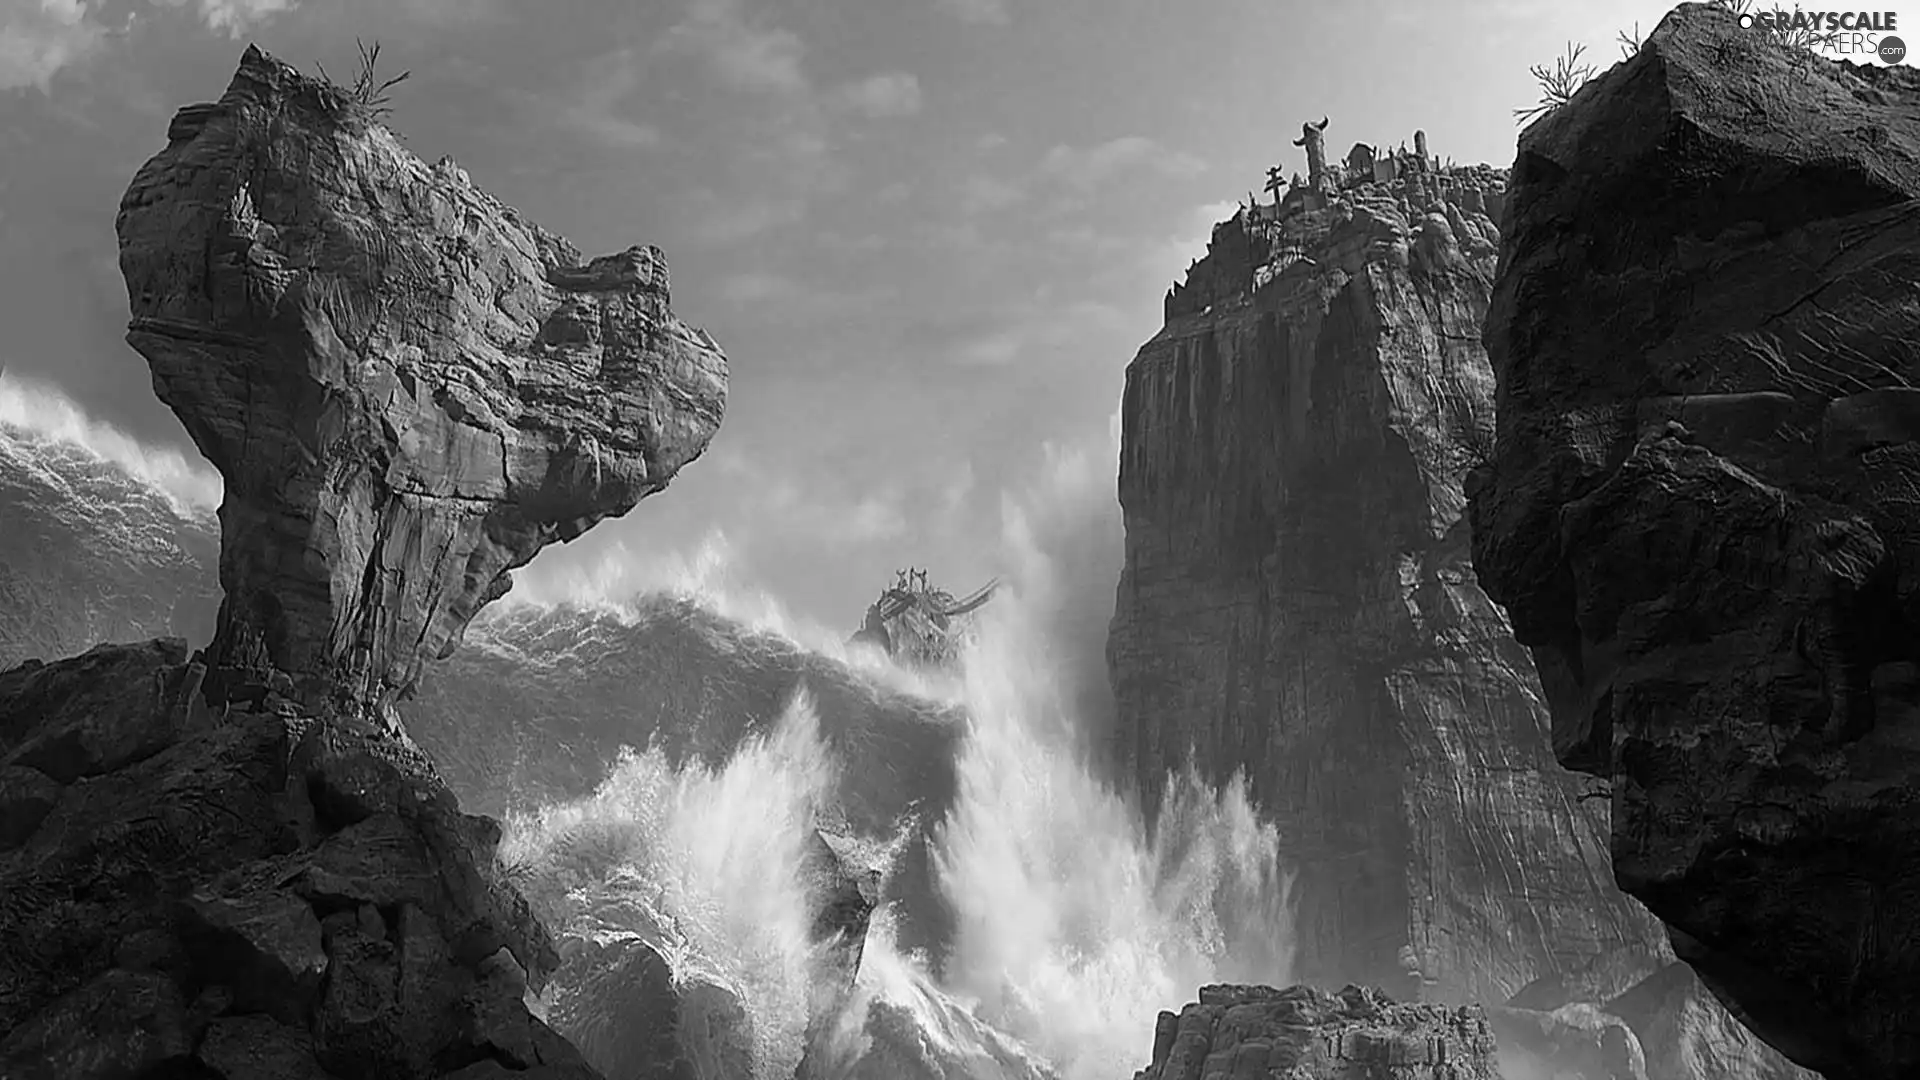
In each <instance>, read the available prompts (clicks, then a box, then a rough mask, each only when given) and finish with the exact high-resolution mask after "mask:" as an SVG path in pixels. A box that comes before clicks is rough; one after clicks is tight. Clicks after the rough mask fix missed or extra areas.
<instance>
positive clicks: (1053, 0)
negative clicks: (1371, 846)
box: [0, 0, 1668, 630]
mask: <svg viewBox="0 0 1920 1080" xmlns="http://www.w3.org/2000/svg"><path fill="white" fill-rule="evenodd" d="M1667 7H1668V5H1666V4H1663V3H1646V2H1642V0H1454V2H1445V0H1338V2H1316V3H1298V2H1288V0H1182V2H1179V3H1173V2H1168V0H779V2H767V0H0V325H4V326H5V327H6V333H5V335H4V340H3V341H0V365H4V367H5V369H6V370H7V371H8V372H9V373H10V374H11V375H12V376H15V377H25V378H29V379H33V380H38V381H44V382H47V383H50V384H52V385H53V386H54V387H56V388H57V389H58V390H59V391H61V392H63V393H64V394H65V395H66V396H67V397H69V398H71V400H72V401H73V402H75V403H77V405H78V406H79V407H80V408H81V409H83V410H84V411H85V413H86V414H87V415H88V416H90V417H92V418H93V419H94V420H95V421H98V422H100V423H103V424H106V425H111V427H112V428H114V429H117V430H119V431H121V432H124V433H126V434H127V435H128V436H130V437H131V438H133V439H136V440H139V441H140V442H141V443H142V444H144V445H148V446H152V447H155V448H157V450H158V452H161V453H166V452H169V451H171V452H176V453H177V452H181V451H184V452H185V453H186V454H187V455H188V456H189V457H192V456H193V451H192V449H191V445H190V443H188V441H187V439H186V436H185V434H184V433H183V431H182V430H181V428H180V426H179V424H178V422H177V421H176V420H175V419H174V418H173V416H172V415H171V413H169V412H168V411H167V410H166V408H165V407H164V406H162V405H161V404H160V403H159V402H158V401H157V400H156V399H155V398H154V396H153V393H152V388H151V383H150V380H149V377H148V374H147V371H146V367H145V363H144V361H142V360H141V358H140V357H139V356H138V355H137V354H136V353H134V352H133V351H132V349H130V348H129V347H128V346H127V345H126V344H125V343H124V341H123V338H122V334H123V332H124V329H125V324H126V318H127V301H126V292H125V287H124V284H123V283H122V281H121V278H120V275H119V271H118V268H117V265H116V262H115V257H116V253H115V240H114V234H113V217H114V212H115V209H116V207H117V205H118V202H119V198H120V195H121V192H122V191H123V190H124V189H125V186H126V184H127V182H128V180H129V179H131V177H132V176H133V173H134V171H135V170H136V169H137V168H138V167H139V166H140V164H141V163H142V162H143V161H144V160H145V159H146V158H147V157H149V156H151V155H152V154H154V153H155V152H157V151H159V150H160V149H161V148H162V147H163V146H164V144H165V132H166V127H167V121H168V118H169V117H170V116H171V115H172V113H173V111H174V110H175V109H176V108H178V107H179V106H181V105H185V104H188V103H191V102H196V101H210V100H213V99H215V98H217V97H218V96H219V95H220V93H221V92H222V91H223V90H224V88H225V86H226V84H227V81H228V79H229V78H230V77H231V74H232V71H233V68H234V66H235V64H236V63H237V61H238V59H239V56H240V53H241V51H242V49H243V48H244V47H245V45H246V43H247V42H249V41H251V42H255V43H257V44H259V45H260V46H261V47H262V48H264V49H266V50H267V51H268V52H270V53H273V54H275V55H277V56H279V57H280V58H282V59H284V60H286V61H288V62H290V63H292V64H294V65H295V66H298V67H301V68H303V69H307V70H312V69H313V65H314V64H316V63H318V64H323V65H325V67H326V68H327V70H329V71H331V72H334V73H335V74H342V73H349V72H351V71H352V70H353V68H354V66H355V58H356V53H355V41H356V39H365V40H368V41H378V42H379V43H380V44H381V46H382V63H383V67H384V69H385V70H388V71H390V72H393V73H398V72H399V71H401V70H406V71H410V72H411V77H410V78H409V79H408V80H407V81H406V82H405V83H403V84H401V85H400V86H398V87H397V88H396V89H395V91H394V95H393V108H394V111H393V114H392V115H391V117H390V118H389V124H390V126H391V127H393V128H394V129H395V130H396V131H397V132H398V133H399V134H400V135H401V136H402V137H403V139H404V140H405V141H406V143H407V144H408V145H409V146H411V147H412V148H413V149H414V151H415V152H416V153H418V154H419V155H420V156H422V157H423V158H426V159H427V160H430V161H431V160H434V159H437V158H439V157H441V156H443V155H451V156H452V157H453V158H454V159H456V160H457V161H458V162H459V163H460V164H461V165H462V166H464V167H465V168H466V169H467V170H468V172H469V173H470V174H471V175H472V177H473V179H474V181H475V182H476V183H478V184H480V185H481V186H483V187H486V188H488V189H490V190H492V191H493V192H494V193H495V194H497V195H499V196H500V197H502V198H503V199H504V200H506V201H507V202H508V203H509V204H511V205H514V206H516V207H518V208H519V209H520V210H521V211H522V212H524V213H525V214H527V215H528V216H530V217H532V218H533V219H534V220H537V221H539V222H541V223H542V224H544V225H546V226H548V227H549V228H552V229H554V230H556V231H558V232H560V233H562V234H565V235H566V236H568V237H570V238H572V239H573V240H574V241H575V242H576V243H577V244H578V245H579V246H580V247H581V248H582V249H583V250H585V251H587V252H588V253H589V254H597V253H601V252H606V251H613V250H618V249H621V248H624V247H626V246H628V245H630V244H635V243H652V244H657V245H659V246H660V247H661V248H662V249H664V250H665V252H666V254H667V258H668V261H669V264H670V266H671V269H672V276H673V301H674V306H675V309H676V311H677V312H678V314H679V315H680V316H681V317H682V318H683V319H685V320H686V321H688V322H690V323H692V324H694V325H697V326H701V327H704V328H705V329H706V330H708V331H709V332H710V333H711V334H713V336H714V337H715V338H716V339H717V340H718V341H719V342H720V344H721V346H722V348H723V349H724V350H725V351H726V353H727V355H728V357H729V360H730V364H731V370H732V376H731V396H730V401H729V403H728V407H727V414H726V418H725V421H724V423H723V425H722V427H721V430H720V433H719V435H718V436H717V437H716V439H715V441H714V443H713V445H712V447H711V448H710V450H709V451H708V453H707V454H706V456H705V457H703V458H701V459H700V460H699V461H697V462H695V463H693V464H692V465H690V466H689V467H688V468H687V469H685V470H684V471H683V472H682V474H681V475H680V477H679V478H678V479H676V480H675V481H674V483H673V485H672V486H671V487H669V488H668V489H667V491H665V492H663V493H661V494H659V495H656V496H654V497H652V498H649V499H647V500H646V501H644V502H643V503H642V504H641V505H640V506H639V507H638V508H637V509H636V510H635V511H634V512H633V513H631V514H629V515H627V516H626V517H625V518H623V519H620V520H617V521H612V522H607V523H603V524H602V525H601V526H600V527H598V528H596V529H595V530H593V531H592V532H590V533H588V534H587V536H586V537H584V538H582V539H581V540H579V541H576V542H575V543H573V544H570V545H565V546H563V547H556V548H554V549H550V550H549V551H548V552H546V553H543V554H542V555H541V556H540V558H539V559H538V560H536V562H535V564H534V565H533V566H532V567H529V568H528V570H527V571H526V572H524V573H523V574H522V576H521V582H522V587H523V588H525V589H533V590H534V591H536V592H539V591H540V590H546V591H548V592H549V593H552V594H555V595H559V594H562V593H566V592H568V591H569V590H571V591H572V592H574V593H580V594H590V593H594V592H596V591H604V590H606V589H619V588H625V587H628V586H630V585H634V584H645V583H649V582H652V581H654V580H656V579H657V578H658V577H659V575H661V574H664V573H669V572H671V573H675V574H684V573H724V574H725V575H727V576H728V577H729V578H730V579H731V580H732V581H733V582H734V583H736V584H745V585H747V586H750V587H752V588H756V589H762V590H765V591H766V592H768V593H770V594H771V595H773V596H775V597H777V598H778V600H779V601H780V602H781V603H782V604H783V605H785V607H786V608H787V609H789V610H790V611H792V612H795V613H797V614H798V615H799V616H801V617H804V618H807V619H810V620H816V621H818V622H819V623H821V624H824V625H832V626H841V627H845V628H846V629H848V630H851V629H852V628H853V627H855V626H857V624H858V622H859V619H860V616H861V614H862V612H863V611H864V610H865V608H866V605H867V604H868V603H869V602H870V601H871V600H872V599H873V598H874V596H875V595H876V593H877V592H878V590H879V589H880V588H881V587H882V586H884V585H885V584H886V583H888V582H889V581H890V580H891V578H892V572H893V570H894V569H895V568H897V567H900V566H906V565H909V564H912V565H918V566H924V567H927V568H928V569H930V570H931V571H932V574H933V576H934V578H935V580H936V581H938V582H941V583H944V584H946V585H947V587H949V588H950V589H952V590H953V591H956V592H961V591H968V590H970V589H971V588H972V587H973V586H974V585H975V584H978V583H979V582H980V581H982V580H984V579H985V578H986V577H987V576H989V575H990V574H995V573H1000V572H1003V571H1006V570H1007V569H1009V567H1010V565H1011V564H1014V563H1018V562H1019V558H1018V557H1017V554H1012V555H1010V551H1011V550H1012V549H1014V548H1018V547H1019V546H1020V545H1021V544H1027V545H1029V546H1030V545H1032V544H1034V543H1044V544H1052V545H1054V546H1055V547H1057V548H1061V549H1062V550H1065V551H1068V552H1069V557H1071V558H1078V559H1080V560H1081V561H1082V562H1083V563H1085V564H1087V565H1088V566H1095V567H1096V568H1097V569H1098V570H1099V573H1096V574H1092V575H1091V576H1090V577H1089V580H1090V581H1092V582H1093V583H1094V584H1093V585H1092V586H1090V587H1092V588H1095V589H1098V588H1100V587H1101V586H1100V585H1099V582H1101V581H1105V582H1107V583H1108V584H1107V585H1105V588H1106V590H1107V595H1106V597H1105V599H1106V600H1107V601H1108V602H1110V600H1111V581H1112V574H1111V571H1112V570H1117V562H1116V563H1113V565H1112V566H1111V567H1110V568H1109V567H1108V566H1107V563H1109V562H1112V560H1114V559H1115V558H1116V557H1117V556H1116V554H1115V553H1116V552H1117V551H1118V542H1119V541H1118V535H1119V533H1118V529H1119V524H1118V512H1117V508H1116V507H1115V504H1114V493H1113V484H1114V468H1113V461H1114V454H1115V438H1116V436H1115V432H1116V426H1115V420H1116V409H1117V407H1118V403H1119V399H1120V392H1121V389H1122V386H1123V380H1124V375H1125V369H1126V365H1127V362H1128V361H1129V360H1130V359H1131V358H1132V357H1133V355H1134V353H1135V351H1136V350H1137V349H1138V348H1139V346H1140V345H1141V344H1142V343H1144V342H1145V341H1146V340H1147V339H1148V338H1150V337H1151V336H1152V335H1153V334H1154V333H1155V332H1156V331H1157V330H1158V328H1159V326H1160V321H1161V318H1160V316H1161V300H1162V296H1163V294H1164V292H1165V290H1166V289H1167V287H1168V286H1169V285H1170V284H1171V283H1172V282H1173V281H1174V280H1176V279H1177V278H1178V277H1179V276H1180V274H1181V273H1182V272H1183V271H1184V270H1185V269H1186V267H1187V265H1188V263H1189V262H1190V261H1191V260H1192V259H1193V258H1195V257H1197V256H1198V255H1199V254H1200V253H1201V252H1202V251H1203V250H1204V247H1205V239H1206V236H1207V234H1208V231H1209V229H1210V227H1211V225H1212V223H1213V222H1214V221H1216V220H1219V219H1221V218H1223V217H1225V216H1227V215H1229V214H1230V213H1231V212H1232V210H1233V207H1234V206H1235V204H1236V203H1237V201H1238V200H1240V199H1242V198H1244V197H1245V195H1246V194H1247V193H1248V192H1249V190H1250V189H1255V188H1258V187H1259V186H1260V185H1261V184H1262V183H1263V182H1264V176H1265V172H1266V169H1267V167H1268V166H1270V165H1274V164H1279V165H1282V166H1283V167H1285V168H1286V169H1287V170H1288V171H1289V172H1291V171H1295V170H1300V171H1304V167H1305V165H1304V158H1303V157H1302V152H1301V151H1300V150H1299V149H1297V148H1295V147H1293V146H1291V145H1290V143H1291V140H1292V139H1293V138H1295V137H1297V135H1298V132H1299V127H1300V123H1301V122H1302V121H1303V120H1310V119H1318V118H1319V117H1321V116H1322V115H1327V116H1330V117H1331V119H1332V123H1331V125H1330V126H1329V128H1328V130H1327V137H1328V142H1329V144H1330V147H1331V149H1332V150H1333V152H1334V153H1336V154H1339V155H1344V152H1345V147H1347V146H1349V145H1351V144H1352V142H1354V141H1367V142H1374V143H1389V144H1398V143H1399V142H1401V141H1406V142H1409V143H1410V142H1411V140H1412V135H1413V132H1414V130H1415V129H1416V128H1423V129H1425V131H1426V132H1427V135H1428V140H1429V146H1430V148H1431V150H1432V151H1433V152H1434V153H1436V154H1438V155H1441V156H1442V157H1451V158H1453V159H1454V160H1456V161H1461V162H1469V161H1485V162H1491V163H1494V164H1498V165H1505V164H1508V163H1509V162H1511V160H1512V157H1513V151H1514V143H1515V137H1516V134H1517V130H1518V129H1517V127H1516V125H1515V120H1514V109H1515V108H1516V107H1520V106H1525V105H1528V104H1531V103H1532V101H1533V99H1534V98H1535V97H1536V96H1537V91H1536V88H1535V86H1534V83H1533V80H1532V78H1531V77H1530V76H1529V74H1528V70H1527V69H1528V67H1529V65H1532V64H1538V63H1542V62H1550V61H1551V60H1552V59H1553V58H1554V57H1555V56H1556V55H1558V54H1559V53H1560V52H1561V51H1562V50H1563V48H1564V47H1565V46H1566V44H1567V43H1568V42H1578V43H1582V44H1584V45H1586V46H1587V57H1586V58H1587V59H1589V60H1594V61H1597V62H1598V63H1599V64H1600V66H1602V67H1604V66H1606V65H1607V64H1609V63H1611V62H1613V61H1614V60H1617V59H1618V58H1619V49H1618V47H1617V44H1616V42H1615V36H1616V34H1617V33H1618V32H1619V31H1621V30H1632V28H1633V27H1634V26H1635V24H1636V22H1637V24H1638V27H1639V29H1640V30H1641V31H1642V32H1644V31H1646V30H1650V29H1651V28H1652V27H1653V25H1654V24H1655V23H1656V22H1657V21H1658V20H1659V17H1660V15H1661V14H1663V13H1664V12H1665V10H1666V9H1667ZM1036 537H1038V538H1039V539H1036ZM1049 537H1051V539H1048V538H1049ZM1075 545H1077V547H1076V546H1075ZM1073 552H1079V553H1081V554H1079V555H1074V554H1072V553H1073ZM1096 564H1097V565H1096ZM663 568H666V569H663Z"/></svg>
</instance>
